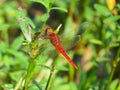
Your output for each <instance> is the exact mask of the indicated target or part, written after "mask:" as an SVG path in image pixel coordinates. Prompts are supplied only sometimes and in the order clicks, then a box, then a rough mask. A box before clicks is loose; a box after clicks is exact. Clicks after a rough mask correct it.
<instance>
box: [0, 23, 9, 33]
mask: <svg viewBox="0 0 120 90" xmlns="http://www.w3.org/2000/svg"><path fill="white" fill-rule="evenodd" d="M9 27H10V25H9V24H2V25H0V31H1V30H6V29H8V28H9Z"/></svg>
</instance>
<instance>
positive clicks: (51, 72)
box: [45, 65, 54, 90]
mask: <svg viewBox="0 0 120 90" xmlns="http://www.w3.org/2000/svg"><path fill="white" fill-rule="evenodd" d="M53 71H54V65H52V69H51V71H50V76H49V78H48V81H47V84H46V87H45V90H47V89H48V86H49V83H50V80H51V77H52V74H53Z"/></svg>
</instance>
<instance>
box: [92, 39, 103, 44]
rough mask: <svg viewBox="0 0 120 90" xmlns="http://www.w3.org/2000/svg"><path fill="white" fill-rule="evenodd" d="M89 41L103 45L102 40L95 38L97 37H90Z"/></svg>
mask: <svg viewBox="0 0 120 90" xmlns="http://www.w3.org/2000/svg"><path fill="white" fill-rule="evenodd" d="M90 43H93V44H96V45H103V43H102V41H100V40H97V39H91V40H90Z"/></svg>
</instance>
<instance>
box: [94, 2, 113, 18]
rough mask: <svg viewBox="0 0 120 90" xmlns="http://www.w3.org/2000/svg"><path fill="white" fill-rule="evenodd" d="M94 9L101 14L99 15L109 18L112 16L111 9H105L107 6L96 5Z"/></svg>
mask: <svg viewBox="0 0 120 90" xmlns="http://www.w3.org/2000/svg"><path fill="white" fill-rule="evenodd" d="M94 7H95V9H96V10H97V12H99V14H101V15H104V16H108V15H110V14H111V12H110V11H109V9H108V8H107V7H105V5H100V4H95V5H94Z"/></svg>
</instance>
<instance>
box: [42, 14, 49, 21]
mask: <svg viewBox="0 0 120 90" xmlns="http://www.w3.org/2000/svg"><path fill="white" fill-rule="evenodd" d="M48 18H49V15H48V14H44V15H42V16H41V17H40V21H41V22H45V21H47V19H48Z"/></svg>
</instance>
